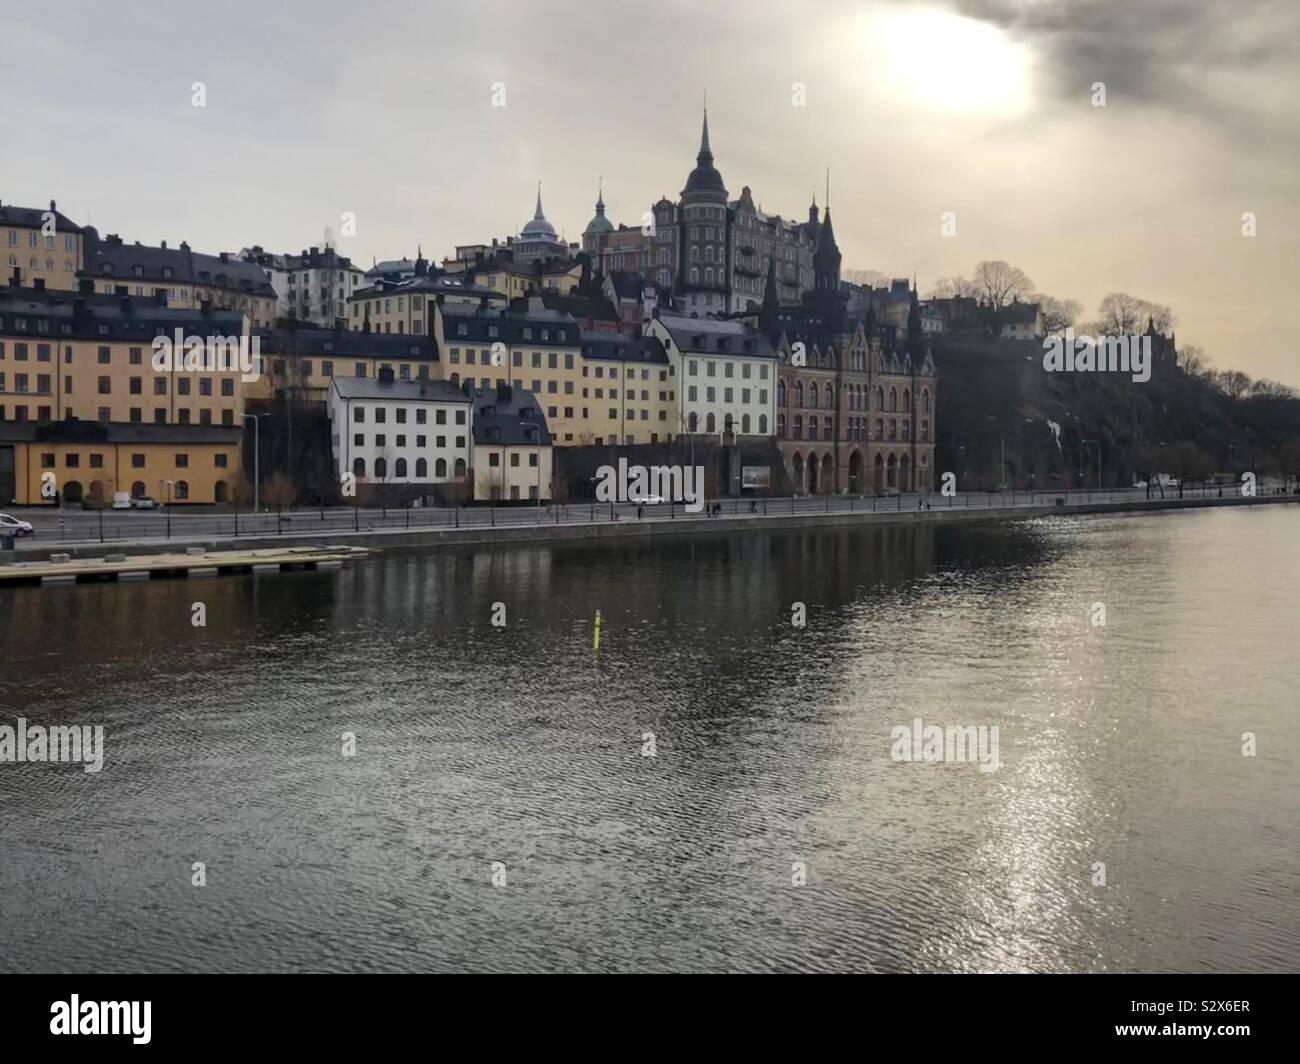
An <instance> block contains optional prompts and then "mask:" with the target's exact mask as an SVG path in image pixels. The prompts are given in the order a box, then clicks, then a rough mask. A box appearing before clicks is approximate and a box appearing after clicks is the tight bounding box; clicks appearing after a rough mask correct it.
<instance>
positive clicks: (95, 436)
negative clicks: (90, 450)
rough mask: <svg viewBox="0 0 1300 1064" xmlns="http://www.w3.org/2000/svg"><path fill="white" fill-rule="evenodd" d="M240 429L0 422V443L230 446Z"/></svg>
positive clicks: (240, 433)
mask: <svg viewBox="0 0 1300 1064" xmlns="http://www.w3.org/2000/svg"><path fill="white" fill-rule="evenodd" d="M242 433H243V430H242V429H240V428H232V427H227V426H224V425H155V424H149V423H146V422H140V423H136V422H125V421H112V422H109V423H108V424H103V423H102V422H99V421H80V420H78V419H76V418H71V419H68V420H66V421H40V422H37V421H0V440H11V441H28V442H38V443H91V444H93V443H172V444H175V445H176V446H178V447H179V446H183V445H185V444H194V443H215V444H229V445H233V444H236V443H238V442H239V439H240V436H241V435H242Z"/></svg>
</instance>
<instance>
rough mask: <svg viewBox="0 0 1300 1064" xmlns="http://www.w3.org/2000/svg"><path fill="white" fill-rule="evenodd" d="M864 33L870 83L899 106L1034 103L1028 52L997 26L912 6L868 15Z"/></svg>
mask: <svg viewBox="0 0 1300 1064" xmlns="http://www.w3.org/2000/svg"><path fill="white" fill-rule="evenodd" d="M862 32H863V36H862V37H861V38H860V39H861V40H862V42H863V52H864V55H863V58H864V60H865V62H866V64H867V73H868V76H869V80H870V81H871V82H872V83H873V84H874V86H875V87H876V88H877V89H878V90H879V91H881V92H882V93H884V94H885V95H887V96H888V97H892V98H894V99H896V100H897V101H898V102H899V103H902V104H911V105H913V106H919V107H922V108H926V109H931V110H940V111H983V112H987V113H989V114H1008V113H1015V112H1018V111H1021V110H1023V109H1025V108H1026V107H1028V105H1029V103H1030V99H1031V94H1032V79H1031V77H1030V73H1031V68H1032V62H1031V55H1030V50H1029V48H1028V47H1027V46H1026V45H1024V44H1020V43H1018V42H1016V41H1013V40H1011V39H1010V38H1009V37H1008V36H1007V35H1006V34H1005V33H1003V31H1002V30H1000V29H998V28H997V27H996V26H991V25H989V24H988V23H986V22H979V21H977V20H975V19H970V18H965V17H963V16H961V15H954V14H952V13H950V12H947V11H942V10H938V9H935V8H913V9H907V10H895V11H880V12H877V13H873V14H871V15H868V16H866V22H865V25H864V27H863V31H862Z"/></svg>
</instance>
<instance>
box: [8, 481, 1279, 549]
mask: <svg viewBox="0 0 1300 1064" xmlns="http://www.w3.org/2000/svg"><path fill="white" fill-rule="evenodd" d="M1236 496H1237V493H1236V492H1235V491H1234V490H1232V489H1231V488H1229V489H1226V490H1225V491H1224V493H1223V495H1222V497H1223V498H1234V497H1236ZM1218 497H1220V496H1219V489H1218V488H1217V487H1197V488H1185V489H1184V491H1183V494H1182V496H1181V498H1183V499H1187V500H1195V499H1209V498H1218ZM1272 497H1274V495H1273V493H1270V492H1263V491H1261V493H1260V495H1259V496H1258V497H1257V498H1256V500H1255V501H1267V500H1268V499H1270V498H1272ZM1289 497H1290V498H1293V499H1295V501H1297V502H1300V496H1294V495H1293V496H1289ZM1150 498H1151V500H1152V501H1157V502H1158V501H1159V500H1160V495H1159V493H1158V491H1153V492H1152V493H1151V496H1150ZM1164 498H1165V499H1166V500H1177V499H1178V498H1180V496H1179V494H1178V491H1177V489H1173V490H1170V489H1168V488H1166V489H1165V496H1164ZM1058 499H1060V500H1064V503H1063V505H1064V506H1079V505H1092V504H1114V503H1123V502H1145V501H1147V494H1146V491H1145V489H1140V488H1137V489H1122V488H1121V489H1111V490H1105V491H1096V490H1073V491H1041V490H1040V491H1007V492H978V493H976V492H966V493H963V494H958V495H952V496H946V495H941V494H939V493H935V492H931V493H921V494H918V493H907V494H897V493H894V494H881V495H805V496H794V497H789V498H759V497H755V498H753V499H749V498H738V499H737V498H723V499H713V500H709V501H708V502H707V503H706V505H705V506H704V508H703V509H701V510H698V511H689V510H687V509H686V508H685V507H684V506H683V504H682V503H662V504H655V505H647V506H642V507H638V506H637V505H636V504H635V503H601V502H575V503H554V504H550V505H546V504H543V505H541V506H537V505H528V504H526V503H524V504H520V505H518V506H465V507H425V508H417V509H407V508H401V509H392V508H390V509H362V508H357V507H336V508H332V509H324V510H319V509H317V510H306V509H295V510H285V511H279V512H270V513H268V512H263V513H257V514H255V513H250V512H239V511H210V512H198V513H196V512H193V511H186V510H183V509H182V510H177V509H175V508H173V509H168V510H163V511H162V512H158V513H149V514H144V513H138V512H134V511H132V512H120V511H113V510H100V511H97V512H84V511H49V510H29V511H26V512H24V513H21V514H20V515H19V516H21V517H22V518H23V519H24V520H28V521H31V522H32V524H33V525H34V526H35V528H36V533H35V536H34V537H33V538H31V539H25V540H20V541H19V542H20V543H31V544H39V545H40V546H41V547H42V548H43V549H44V548H48V547H54V546H56V545H61V544H76V543H90V542H96V543H115V542H138V541H143V540H168V539H243V538H249V537H265V536H276V535H286V536H288V535H297V536H302V535H316V534H320V533H330V532H369V531H376V530H411V531H419V530H443V529H456V528H483V527H501V528H510V527H520V526H533V527H536V526H539V525H590V524H607V523H611V522H613V523H618V522H629V521H631V522H635V521H689V520H709V519H711V518H712V517H713V516H720V517H750V516H758V517H779V516H783V515H798V514H814V513H823V514H844V513H857V514H864V515H865V514H870V513H884V512H895V513H896V512H902V511H917V512H922V511H926V510H941V509H942V510H950V509H964V510H985V511H999V510H1001V511H1005V510H1014V509H1023V510H1030V509H1033V508H1035V507H1052V508H1054V507H1055V506H1056V505H1057V502H1056V500H1058Z"/></svg>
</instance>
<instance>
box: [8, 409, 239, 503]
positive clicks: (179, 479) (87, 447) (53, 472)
mask: <svg viewBox="0 0 1300 1064" xmlns="http://www.w3.org/2000/svg"><path fill="white" fill-rule="evenodd" d="M240 436H241V430H240V429H238V428H222V427H220V426H216V425H206V426H202V427H198V426H182V425H152V424H147V423H141V424H126V425H123V424H117V423H109V424H100V423H98V422H86V421H81V420H79V419H75V418H74V419H70V420H64V421H53V422H46V423H36V422H31V421H29V422H13V421H0V506H11V505H12V506H41V505H54V504H55V502H56V500H55V499H53V498H50V497H49V495H48V494H47V493H46V492H44V491H43V490H42V488H43V486H44V484H46V483H47V482H48V483H50V484H51V489H52V491H53V492H54V493H56V494H57V497H58V498H57V501H60V502H63V503H78V502H81V501H83V500H90V501H99V502H111V501H112V498H113V493H114V492H118V491H126V492H130V494H131V496H132V498H140V497H141V496H143V495H152V496H153V497H154V498H155V499H157V500H158V501H159V502H163V503H225V502H229V501H230V499H231V494H232V488H233V485H234V484H235V482H236V481H237V479H238V478H239V477H240V476H241V474H240V465H239V443H240Z"/></svg>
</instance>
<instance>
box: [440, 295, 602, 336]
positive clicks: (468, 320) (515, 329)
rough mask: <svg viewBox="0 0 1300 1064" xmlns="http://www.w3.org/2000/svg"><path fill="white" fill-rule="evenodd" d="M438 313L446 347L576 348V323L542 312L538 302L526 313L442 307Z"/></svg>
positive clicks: (567, 317) (550, 312) (571, 319)
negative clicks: (461, 344) (544, 335)
mask: <svg viewBox="0 0 1300 1064" xmlns="http://www.w3.org/2000/svg"><path fill="white" fill-rule="evenodd" d="M534 299H536V297H534ZM439 313H441V314H442V316H443V324H444V330H443V339H444V341H445V342H446V343H448V344H453V343H457V342H466V341H473V342H479V343H482V342H485V341H486V342H489V343H490V342H491V341H493V340H501V341H502V342H507V343H515V344H539V345H540V344H547V345H552V346H564V347H577V346H578V342H579V333H578V323H577V322H576V321H574V320H573V317H572V316H571V315H569V314H564V313H561V312H560V311H556V310H546V309H544V307H542V305H541V303H540V300H538V301H537V302H536V303H534V304H533V305H532V306H531V307H530V309H529V310H527V311H516V310H494V309H491V308H483V307H471V306H461V305H457V306H452V305H443V306H441V307H440V308H439ZM462 325H463V326H464V327H465V333H464V335H462V334H461V332H460V327H461V326H462ZM493 329H495V330H496V332H495V335H494V334H493V331H492V330H493ZM525 329H527V330H529V331H530V333H531V335H530V336H527V337H525V336H524V330H525ZM542 330H546V333H547V338H546V339H542Z"/></svg>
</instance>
